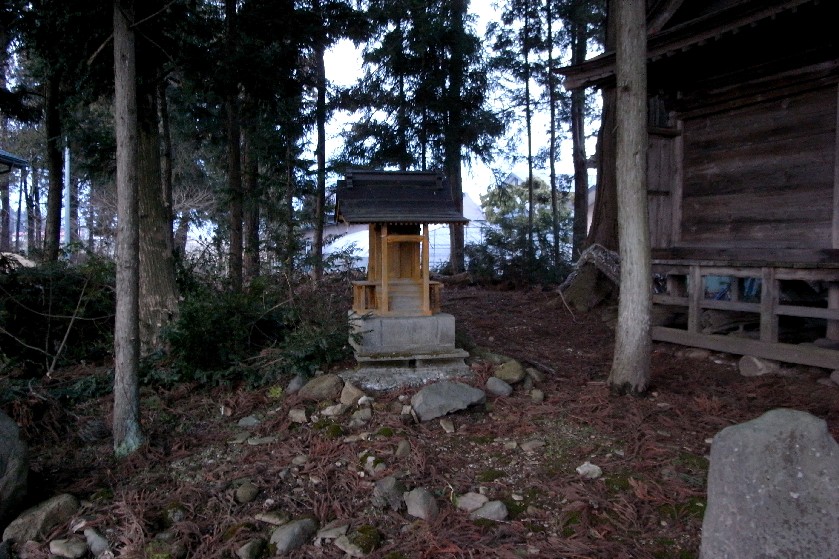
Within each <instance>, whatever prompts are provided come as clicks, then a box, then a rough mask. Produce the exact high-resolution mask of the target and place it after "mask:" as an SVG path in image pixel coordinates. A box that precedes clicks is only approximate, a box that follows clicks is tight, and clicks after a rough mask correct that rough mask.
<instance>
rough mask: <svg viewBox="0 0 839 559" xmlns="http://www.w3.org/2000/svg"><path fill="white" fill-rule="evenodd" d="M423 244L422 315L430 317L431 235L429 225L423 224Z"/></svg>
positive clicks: (421, 271)
mask: <svg viewBox="0 0 839 559" xmlns="http://www.w3.org/2000/svg"><path fill="white" fill-rule="evenodd" d="M421 239H422V242H421V244H420V250H421V254H422V256H421V260H422V263H421V266H422V269H421V270H420V276H421V277H422V314H425V315H430V314H431V291H430V289H431V288H430V287H429V281H430V277H429V276H430V274H429V268H430V265H429V261H430V257H429V250H430V248H431V246H430V244H429V235H428V224H427V223H423V224H422V237H421Z"/></svg>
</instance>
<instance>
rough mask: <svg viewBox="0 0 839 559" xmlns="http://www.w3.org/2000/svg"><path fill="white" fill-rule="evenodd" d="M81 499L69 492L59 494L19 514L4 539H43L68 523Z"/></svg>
mask: <svg viewBox="0 0 839 559" xmlns="http://www.w3.org/2000/svg"><path fill="white" fill-rule="evenodd" d="M79 506H80V505H79V501H78V499H76V498H75V497H73V496H72V495H69V494H67V493H64V494H61V495H57V496H55V497H53V498H52V499H49V500H47V501H44V502H43V503H41V504H40V505H37V506H35V507H32V508H31V509H29V510H27V511H25V512H24V513H23V514H21V515H20V516H18V517H17V518H16V519H15V520H14V521H13V522H12V523H11V524H9V525H8V526H7V527H6V530H5V531H4V532H3V541H6V540H14V541H15V542H19V543H23V542H25V541H28V540H43V539H44V538H45V537H46V536H47V534H49V533H50V532H51V531H52V530H53V528H55V527H56V526H60V525H61V524H66V523H67V522H69V521H70V519H71V518H72V517H73V515H74V514H76V512H78V510H79Z"/></svg>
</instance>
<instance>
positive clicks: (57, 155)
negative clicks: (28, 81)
mask: <svg viewBox="0 0 839 559" xmlns="http://www.w3.org/2000/svg"><path fill="white" fill-rule="evenodd" d="M59 81H60V78H59V77H58V76H57V75H52V76H50V77H49V78H48V80H47V83H46V99H45V100H44V107H45V108H44V112H45V125H44V128H45V131H46V134H47V176H48V179H49V188H48V189H47V222H46V231H45V232H44V259H45V260H47V261H50V262H54V261H56V260H58V249H59V245H60V243H61V202H62V200H61V199H62V195H63V193H64V180H63V177H64V165H63V161H62V156H61V113H60V111H59V107H58V103H59V95H60V92H59V91H60V90H59Z"/></svg>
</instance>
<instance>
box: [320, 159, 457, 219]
mask: <svg viewBox="0 0 839 559" xmlns="http://www.w3.org/2000/svg"><path fill="white" fill-rule="evenodd" d="M336 198H337V204H336V210H335V214H336V218H337V221H343V222H346V223H467V222H468V221H469V220H468V219H466V218H465V217H463V214H462V213H461V211H460V210H459V209H458V207H457V206H456V205H455V202H454V199H453V198H452V192H451V188H449V181H448V180H447V179H446V177H444V176H443V175H442V174H440V173H436V172H425V171H350V172H348V173H347V174H346V176H345V177H344V179H343V180H339V181H338V192H337V197H336Z"/></svg>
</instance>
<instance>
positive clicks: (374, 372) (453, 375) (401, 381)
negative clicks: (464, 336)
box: [338, 359, 472, 392]
mask: <svg viewBox="0 0 839 559" xmlns="http://www.w3.org/2000/svg"><path fill="white" fill-rule="evenodd" d="M338 374H339V376H340V377H341V378H342V379H344V380H345V381H347V382H351V383H353V384H354V385H356V386H358V387H359V388H361V389H362V390H367V391H372V392H385V391H388V390H393V389H395V388H404V387H406V386H422V385H424V384H428V383H429V382H435V381H438V380H452V379H458V378H468V377H471V376H472V370H471V369H470V368H469V367H468V366H467V365H466V364H465V363H464V362H463V359H452V360H449V361H443V362H440V361H438V362H435V363H434V364H423V365H421V366H417V367H407V366H399V365H396V364H391V365H388V364H378V365H362V366H360V367H358V368H357V369H352V370H348V371H343V372H341V373H338Z"/></svg>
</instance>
